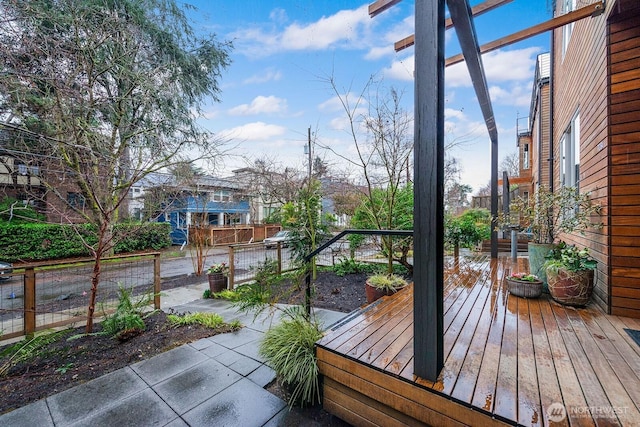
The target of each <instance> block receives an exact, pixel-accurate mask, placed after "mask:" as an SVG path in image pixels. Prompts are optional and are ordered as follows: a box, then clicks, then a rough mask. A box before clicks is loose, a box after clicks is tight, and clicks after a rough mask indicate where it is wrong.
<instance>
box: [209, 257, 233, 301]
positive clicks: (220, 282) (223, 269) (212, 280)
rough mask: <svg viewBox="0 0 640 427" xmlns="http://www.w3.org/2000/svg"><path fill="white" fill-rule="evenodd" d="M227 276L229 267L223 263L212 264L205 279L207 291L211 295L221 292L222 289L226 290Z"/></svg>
mask: <svg viewBox="0 0 640 427" xmlns="http://www.w3.org/2000/svg"><path fill="white" fill-rule="evenodd" d="M228 274H229V267H228V266H227V264H226V263H224V262H221V263H219V264H213V265H212V266H211V267H209V269H208V270H207V277H208V279H209V290H210V291H211V293H212V294H215V293H217V292H221V291H222V290H223V289H227V280H228V278H227V275H228Z"/></svg>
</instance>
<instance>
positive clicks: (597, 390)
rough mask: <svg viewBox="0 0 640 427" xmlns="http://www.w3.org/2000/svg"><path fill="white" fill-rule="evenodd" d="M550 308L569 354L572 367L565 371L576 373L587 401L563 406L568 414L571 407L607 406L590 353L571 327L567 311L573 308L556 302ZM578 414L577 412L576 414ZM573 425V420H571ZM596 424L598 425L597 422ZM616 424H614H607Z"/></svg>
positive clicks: (605, 396) (559, 374) (559, 372)
mask: <svg viewBox="0 0 640 427" xmlns="http://www.w3.org/2000/svg"><path fill="white" fill-rule="evenodd" d="M551 309H552V311H553V313H554V316H555V318H556V321H557V323H558V327H559V329H560V333H561V334H562V338H563V340H564V343H565V345H566V346H567V352H568V354H569V355H570V356H571V358H570V361H571V364H572V365H573V368H572V369H571V370H569V371H567V373H569V374H570V375H572V374H573V375H576V376H577V377H578V382H579V384H580V388H581V389H582V393H583V395H584V398H585V400H586V402H587V404H586V405H584V406H579V407H576V406H573V405H569V404H567V403H565V407H566V408H567V412H568V413H569V414H571V413H572V408H580V407H582V408H585V407H587V406H590V407H605V406H609V399H608V398H607V395H606V393H605V392H604V390H603V389H602V385H601V384H600V381H599V380H598V377H597V376H596V373H595V372H594V370H593V368H592V366H591V363H590V361H589V359H590V357H591V355H589V356H587V353H585V350H584V348H583V347H582V344H581V342H580V340H579V339H578V337H577V336H576V331H575V330H574V329H573V325H572V323H571V321H570V320H569V316H568V313H567V312H568V311H570V310H573V309H572V308H567V309H565V308H564V307H561V306H559V305H558V304H552V305H551ZM564 374H565V372H562V371H560V370H558V377H559V378H560V377H561V376H562V375H564ZM577 415H579V414H577ZM578 418H586V417H578ZM572 425H573V421H572ZM597 425H600V423H598V424H597ZM609 425H616V424H609Z"/></svg>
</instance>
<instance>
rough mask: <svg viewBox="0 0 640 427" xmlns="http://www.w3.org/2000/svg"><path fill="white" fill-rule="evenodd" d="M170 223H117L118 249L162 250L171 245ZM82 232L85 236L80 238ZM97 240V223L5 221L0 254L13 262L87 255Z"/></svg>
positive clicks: (1, 231)
mask: <svg viewBox="0 0 640 427" xmlns="http://www.w3.org/2000/svg"><path fill="white" fill-rule="evenodd" d="M170 229H171V226H170V225H169V224H168V223H143V224H133V223H123V224H117V225H116V227H115V229H114V234H115V237H116V240H117V241H118V243H116V246H115V252H116V253H123V252H133V251H142V250H147V249H153V250H158V249H161V248H164V247H168V246H170V245H171V239H170V236H169V232H170ZM80 236H82V239H81V238H80ZM83 239H84V241H85V242H86V243H88V244H89V245H93V244H95V243H96V242H97V237H96V232H95V227H93V226H92V225H90V224H79V225H75V226H70V225H61V224H41V223H24V224H14V223H3V224H2V227H0V258H1V259H3V260H6V261H10V262H16V261H40V260H49V259H60V258H73V257H86V256H89V255H90V253H89V251H88V250H87V248H86V247H85V245H84V244H83V242H82V240H83Z"/></svg>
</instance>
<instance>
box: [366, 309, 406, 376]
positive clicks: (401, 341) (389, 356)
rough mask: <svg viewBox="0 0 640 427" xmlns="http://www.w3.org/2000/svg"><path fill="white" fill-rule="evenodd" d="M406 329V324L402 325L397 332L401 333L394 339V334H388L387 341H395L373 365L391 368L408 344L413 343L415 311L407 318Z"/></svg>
mask: <svg viewBox="0 0 640 427" xmlns="http://www.w3.org/2000/svg"><path fill="white" fill-rule="evenodd" d="M407 320H408V321H407V323H406V327H405V328H404V330H403V329H401V328H402V327H404V326H405V324H403V325H401V326H400V328H399V329H397V330H396V333H398V332H399V334H398V335H397V336H395V337H394V335H393V334H388V335H387V336H386V337H385V338H386V339H392V338H394V339H393V341H392V342H390V343H389V344H388V345H387V346H386V348H385V349H384V350H383V351H382V352H381V353H380V354H378V357H377V358H375V359H374V360H372V361H371V365H372V366H375V367H377V368H380V369H385V368H387V367H388V366H389V364H390V363H392V362H393V360H394V358H395V356H396V355H397V354H398V353H399V352H400V350H402V349H403V348H404V347H405V346H406V345H407V344H408V343H410V342H413V310H411V311H410V312H409V314H408V316H407Z"/></svg>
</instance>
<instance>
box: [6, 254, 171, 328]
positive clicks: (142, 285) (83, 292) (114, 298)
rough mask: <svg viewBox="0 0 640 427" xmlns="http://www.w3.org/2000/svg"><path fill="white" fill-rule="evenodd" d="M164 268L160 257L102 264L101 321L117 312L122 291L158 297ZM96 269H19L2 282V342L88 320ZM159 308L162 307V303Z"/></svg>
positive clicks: (87, 265) (85, 265) (89, 265)
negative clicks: (162, 268)
mask: <svg viewBox="0 0 640 427" xmlns="http://www.w3.org/2000/svg"><path fill="white" fill-rule="evenodd" d="M159 266H160V264H159V254H155V253H153V254H143V255H135V256H125V257H114V258H109V259H104V260H102V263H101V269H100V284H99V286H98V290H97V293H96V310H95V314H96V316H101V315H102V314H104V313H106V312H109V311H111V310H113V309H114V308H115V307H116V305H117V303H118V296H119V289H120V288H121V287H122V288H125V289H127V290H129V291H130V292H131V294H132V295H134V296H140V295H143V294H150V295H153V294H156V293H157V292H158V291H159V288H160V282H159V277H160V276H159V274H160V273H159V268H160V267H159ZM93 270H94V264H93V261H80V262H73V263H58V264H54V263H47V264H37V265H27V266H24V267H21V268H20V269H16V270H15V271H14V272H13V274H12V277H11V278H10V279H9V280H6V281H3V282H0V330H1V331H2V336H1V337H0V339H6V338H11V337H15V336H19V335H24V334H29V333H32V332H34V331H37V330H41V329H46V328H51V327H56V326H62V325H67V324H71V323H75V322H81V321H85V320H86V316H87V308H88V306H89V301H90V297H91V278H92V275H93ZM154 302H156V301H155V300H154ZM156 304H157V305H158V306H159V300H157V302H156Z"/></svg>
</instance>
